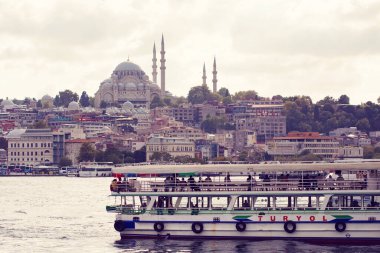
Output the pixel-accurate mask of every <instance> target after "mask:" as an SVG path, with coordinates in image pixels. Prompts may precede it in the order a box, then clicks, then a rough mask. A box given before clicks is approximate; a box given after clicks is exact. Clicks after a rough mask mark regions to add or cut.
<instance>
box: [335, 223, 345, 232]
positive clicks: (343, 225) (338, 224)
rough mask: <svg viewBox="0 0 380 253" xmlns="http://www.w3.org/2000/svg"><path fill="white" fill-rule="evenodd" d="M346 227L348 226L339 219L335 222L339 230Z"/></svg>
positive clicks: (341, 230)
mask: <svg viewBox="0 0 380 253" xmlns="http://www.w3.org/2000/svg"><path fill="white" fill-rule="evenodd" d="M346 228H347V225H346V223H344V222H341V221H339V222H337V223H335V230H336V231H338V232H344V231H345V230H346Z"/></svg>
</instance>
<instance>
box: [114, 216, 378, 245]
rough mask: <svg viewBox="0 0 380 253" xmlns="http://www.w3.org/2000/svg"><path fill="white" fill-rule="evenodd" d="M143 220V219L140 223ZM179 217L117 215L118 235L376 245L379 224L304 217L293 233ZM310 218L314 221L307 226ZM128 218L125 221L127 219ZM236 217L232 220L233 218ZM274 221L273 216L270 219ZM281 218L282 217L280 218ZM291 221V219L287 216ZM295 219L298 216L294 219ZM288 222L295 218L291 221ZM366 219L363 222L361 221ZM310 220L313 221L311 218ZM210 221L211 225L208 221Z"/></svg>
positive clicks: (269, 224) (281, 225) (272, 224)
mask: <svg viewBox="0 0 380 253" xmlns="http://www.w3.org/2000/svg"><path fill="white" fill-rule="evenodd" d="M144 216H146V217H145V219H144ZM186 216H187V215H184V216H183V217H181V219H182V221H178V220H177V221H176V220H175V219H176V218H175V217H164V216H158V215H142V216H140V220H139V221H133V217H132V216H129V217H128V215H121V216H120V217H119V218H121V220H124V221H127V222H128V223H129V224H130V226H129V228H125V229H124V230H123V231H121V232H120V236H121V239H122V240H126V239H132V238H157V237H162V238H169V239H233V240H235V239H243V240H265V239H282V240H287V239H292V240H306V241H315V242H326V243H327V242H336V241H340V242H355V243H360V241H366V240H367V241H373V242H380V222H379V221H376V219H375V220H373V221H369V220H368V217H364V216H361V217H360V216H357V217H355V218H354V219H352V220H351V221H350V220H344V221H342V220H337V219H331V215H327V214H326V215H321V214H314V215H310V214H307V216H306V215H305V218H304V220H300V221H298V222H297V221H295V224H296V229H295V230H294V232H289V231H288V232H287V231H285V223H286V222H285V221H270V218H269V217H270V216H269V215H267V216H268V217H267V218H268V219H269V220H262V221H258V220H257V219H256V217H257V215H256V216H255V219H253V220H251V221H248V220H246V221H239V220H235V221H234V220H232V219H231V218H232V216H230V217H225V219H224V220H222V221H221V222H213V221H212V220H213V217H212V216H204V217H202V216H201V215H199V216H194V215H193V216H191V215H190V216H187V217H186ZM310 216H312V217H316V219H315V220H314V221H313V222H311V221H310ZM127 217H128V218H127ZM235 217H236V216H235ZM272 217H274V215H272ZM281 217H283V215H281ZM290 217H291V216H290ZM298 217H299V216H298ZM291 218H292V220H295V219H296V216H294V217H291ZM364 218H366V219H364ZM313 219H314V218H313ZM210 220H211V221H210ZM158 222H159V223H162V224H164V229H163V230H162V231H161V232H157V231H155V230H154V224H155V223H158ZM194 222H197V223H201V224H202V226H203V230H202V231H201V232H200V233H196V232H194V231H193V230H192V224H193V223H194ZM239 222H244V224H245V230H244V231H237V228H236V224H237V223H239ZM338 222H343V223H344V224H345V229H344V230H343V231H341V232H339V231H337V230H336V223H338Z"/></svg>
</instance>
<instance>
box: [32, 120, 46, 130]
mask: <svg viewBox="0 0 380 253" xmlns="http://www.w3.org/2000/svg"><path fill="white" fill-rule="evenodd" d="M32 128H35V129H43V128H49V126H48V125H47V124H46V121H44V120H39V121H36V122H35V123H34V124H33V126H32Z"/></svg>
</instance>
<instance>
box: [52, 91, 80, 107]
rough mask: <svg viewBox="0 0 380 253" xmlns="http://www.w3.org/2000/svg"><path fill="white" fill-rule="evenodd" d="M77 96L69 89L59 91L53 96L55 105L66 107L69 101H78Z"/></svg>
mask: <svg viewBox="0 0 380 253" xmlns="http://www.w3.org/2000/svg"><path fill="white" fill-rule="evenodd" d="M78 99H79V96H78V94H77V93H75V92H72V91H71V90H64V91H60V92H59V94H58V95H56V96H55V98H54V101H53V103H54V105H55V106H57V107H58V106H64V107H67V106H68V105H69V104H70V102H72V101H75V102H78Z"/></svg>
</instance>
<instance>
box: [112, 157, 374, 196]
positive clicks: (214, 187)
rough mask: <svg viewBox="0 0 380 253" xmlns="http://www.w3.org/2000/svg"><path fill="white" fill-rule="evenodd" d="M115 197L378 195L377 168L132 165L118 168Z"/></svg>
mask: <svg viewBox="0 0 380 253" xmlns="http://www.w3.org/2000/svg"><path fill="white" fill-rule="evenodd" d="M113 173H114V176H115V177H116V178H115V179H114V181H113V182H112V184H111V187H110V189H111V191H112V192H113V194H114V195H120V194H125V195H138V194H144V193H150V194H152V195H160V194H163V195H167V194H173V193H175V194H180V195H182V194H184V195H188V194H192V195H193V194H197V195H203V194H209V195H212V194H214V193H217V194H220V193H222V192H261V193H263V192H282V191H285V192H289V191H292V192H300V191H301V192H302V191H305V192H310V191H321V192H322V191H323V192H329V191H332V192H342V191H343V192H346V191H353V190H354V191H368V190H370V191H377V190H379V189H380V179H379V177H380V162H379V161H371V160H368V161H360V162H344V163H343V162H340V163H339V162H336V163H327V162H320V163H286V164H279V163H269V164H212V165H199V164H191V165H136V166H125V167H116V168H114V169H113Z"/></svg>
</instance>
